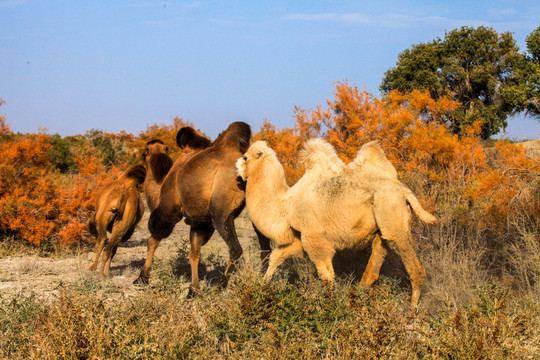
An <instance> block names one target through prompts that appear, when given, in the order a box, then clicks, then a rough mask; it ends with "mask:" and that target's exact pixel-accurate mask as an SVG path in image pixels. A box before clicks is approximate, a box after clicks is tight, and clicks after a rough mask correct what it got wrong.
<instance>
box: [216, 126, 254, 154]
mask: <svg viewBox="0 0 540 360" xmlns="http://www.w3.org/2000/svg"><path fill="white" fill-rule="evenodd" d="M250 140H251V127H250V126H249V125H248V124H246V123H245V122H242V121H236V122H233V123H231V124H230V125H229V127H228V128H227V129H226V130H225V131H223V132H222V133H221V134H219V135H218V137H217V139H216V141H214V144H213V145H214V146H216V147H219V146H226V147H233V148H235V149H237V150H238V151H240V152H241V153H242V154H244V153H245V152H247V151H248V148H249V141H250Z"/></svg>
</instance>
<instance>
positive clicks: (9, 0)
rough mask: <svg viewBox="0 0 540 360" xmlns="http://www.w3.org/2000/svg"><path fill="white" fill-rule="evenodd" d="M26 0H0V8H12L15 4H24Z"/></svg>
mask: <svg viewBox="0 0 540 360" xmlns="http://www.w3.org/2000/svg"><path fill="white" fill-rule="evenodd" d="M27 2H28V0H5V1H0V9H7V8H14V7H17V6H21V5H25V4H26V3H27Z"/></svg>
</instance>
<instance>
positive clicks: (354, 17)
mask: <svg viewBox="0 0 540 360" xmlns="http://www.w3.org/2000/svg"><path fill="white" fill-rule="evenodd" d="M281 19H282V20H289V21H334V22H345V23H351V24H358V23H361V24H368V23H371V21H372V19H371V17H370V16H369V15H365V14H361V13H346V14H336V13H324V14H291V15H287V16H284V17H282V18H281Z"/></svg>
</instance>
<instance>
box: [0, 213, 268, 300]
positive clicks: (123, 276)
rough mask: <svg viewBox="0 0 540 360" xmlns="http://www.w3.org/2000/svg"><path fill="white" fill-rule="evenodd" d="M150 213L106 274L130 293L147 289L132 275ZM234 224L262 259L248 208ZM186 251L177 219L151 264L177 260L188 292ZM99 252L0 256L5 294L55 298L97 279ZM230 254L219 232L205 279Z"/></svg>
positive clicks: (141, 256) (203, 267)
mask: <svg viewBox="0 0 540 360" xmlns="http://www.w3.org/2000/svg"><path fill="white" fill-rule="evenodd" d="M148 217H149V211H146V212H145V215H144V217H143V219H142V220H141V222H140V223H139V225H138V227H137V230H136V231H135V233H134V234H133V236H132V237H131V239H129V240H128V241H127V242H125V243H121V244H120V245H119V247H118V252H117V254H116V256H115V257H114V259H113V261H112V264H111V277H110V278H109V279H107V280H106V282H108V283H107V285H108V286H109V287H112V288H115V289H116V290H117V291H119V292H121V293H123V294H125V295H126V296H129V295H130V294H134V293H136V292H137V291H142V290H143V289H144V287H141V286H135V285H133V280H135V279H136V278H137V277H138V275H139V272H140V269H141V267H142V265H143V264H144V260H145V258H146V241H147V239H148V237H149V236H150V233H149V232H148V229H147V226H146V224H147V223H148ZM235 225H236V230H237V234H238V237H239V240H240V243H241V245H242V248H243V250H244V255H243V256H244V258H246V259H257V258H258V254H259V245H258V242H257V240H256V235H255V232H254V231H253V228H252V225H251V222H250V221H249V218H248V216H247V214H246V212H244V213H242V214H241V215H240V216H239V217H238V218H237V219H236V221H235ZM187 251H189V227H188V226H187V225H186V224H185V223H184V222H183V221H182V222H180V223H178V224H177V225H176V227H175V229H174V232H173V233H172V234H171V236H169V237H168V238H167V239H164V240H162V242H161V244H160V246H159V248H158V249H157V251H156V254H155V256H154V264H153V265H154V266H153V268H152V271H153V272H155V271H156V267H159V266H160V264H164V263H165V264H167V265H166V266H175V269H173V272H174V273H175V275H177V276H185V278H186V282H185V289H186V292H187V288H188V286H189V283H188V282H189V279H190V267H189V263H188V260H187ZM94 257H95V253H94V252H93V251H89V252H88V250H87V251H84V252H81V253H79V254H77V255H75V256H67V257H60V258H46V257H38V256H34V255H31V256H30V255H29V256H8V257H3V258H0V294H2V296H3V297H5V296H9V295H14V294H18V293H22V294H24V295H29V294H31V293H32V292H34V293H35V295H36V296H38V297H39V298H43V299H47V298H50V297H51V296H55V295H56V294H57V293H58V292H59V291H60V289H61V288H62V287H66V286H70V285H72V284H74V283H77V282H84V281H88V280H95V279H97V275H96V274H95V273H92V272H90V271H89V270H88V267H89V266H90V264H91V262H92V260H93V259H94ZM208 259H211V261H209V260H208ZM227 260H228V248H227V245H226V244H225V242H224V241H223V239H222V238H221V237H220V236H219V235H218V234H217V232H215V233H214V235H213V236H212V238H211V239H210V240H209V241H208V243H207V244H206V245H205V246H203V248H202V250H201V264H200V266H199V274H200V276H201V279H204V278H209V277H210V275H211V276H213V277H214V278H215V277H218V276H219V274H220V273H222V271H223V270H224V266H225V264H226V262H227ZM212 272H214V273H215V274H212ZM154 275H155V274H154ZM153 279H154V280H156V276H154V277H152V275H151V277H150V281H151V283H152V281H153ZM203 286H204V284H203Z"/></svg>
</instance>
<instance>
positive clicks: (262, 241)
mask: <svg viewBox="0 0 540 360" xmlns="http://www.w3.org/2000/svg"><path fill="white" fill-rule="evenodd" d="M252 225H253V229H254V230H255V233H256V234H257V239H258V240H259V246H260V249H261V254H260V256H261V272H262V273H265V272H267V270H268V261H269V259H268V258H269V256H270V253H271V252H272V248H271V247H270V239H269V238H267V237H266V236H264V235H263V233H261V232H260V231H259V229H257V227H256V226H255V224H253V223H252Z"/></svg>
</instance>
